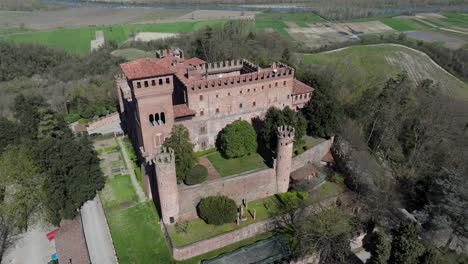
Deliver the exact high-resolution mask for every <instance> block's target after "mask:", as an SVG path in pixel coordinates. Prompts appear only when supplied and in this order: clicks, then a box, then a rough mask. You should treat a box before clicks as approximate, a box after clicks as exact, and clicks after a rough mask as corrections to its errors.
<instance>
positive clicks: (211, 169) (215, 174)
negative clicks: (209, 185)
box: [198, 156, 221, 181]
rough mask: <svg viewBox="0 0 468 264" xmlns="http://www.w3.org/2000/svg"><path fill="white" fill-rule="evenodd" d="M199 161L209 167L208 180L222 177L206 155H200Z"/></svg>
mask: <svg viewBox="0 0 468 264" xmlns="http://www.w3.org/2000/svg"><path fill="white" fill-rule="evenodd" d="M198 162H199V163H200V164H201V165H203V166H205V167H206V168H207V169H208V181H212V180H217V179H221V177H220V176H219V174H218V172H217V171H216V170H215V168H214V167H213V165H212V164H211V162H210V161H209V160H208V158H207V157H206V156H203V157H200V158H199V159H198Z"/></svg>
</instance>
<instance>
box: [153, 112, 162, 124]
mask: <svg viewBox="0 0 468 264" xmlns="http://www.w3.org/2000/svg"><path fill="white" fill-rule="evenodd" d="M154 123H155V124H156V125H160V124H161V122H160V119H159V114H154Z"/></svg>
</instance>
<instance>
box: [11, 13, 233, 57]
mask: <svg viewBox="0 0 468 264" xmlns="http://www.w3.org/2000/svg"><path fill="white" fill-rule="evenodd" d="M224 21H226V20H207V21H194V22H176V23H158V24H141V25H133V24H132V25H114V26H98V27H78V28H60V29H54V30H49V31H35V32H28V33H23V34H15V35H10V36H6V37H5V38H6V39H11V40H13V41H19V42H32V43H38V44H44V45H47V46H50V47H54V48H60V49H64V50H65V51H68V52H71V53H77V54H86V53H88V52H89V51H90V49H91V44H90V42H91V40H92V39H95V32H96V31H98V30H102V31H104V36H105V39H106V41H109V40H115V41H117V43H119V44H121V43H123V42H125V41H126V40H127V39H129V38H130V35H131V34H132V33H138V32H169V33H183V32H193V31H196V30H198V29H201V28H204V27H206V26H208V25H214V24H219V23H223V22H224Z"/></svg>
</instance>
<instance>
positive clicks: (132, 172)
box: [117, 137, 146, 203]
mask: <svg viewBox="0 0 468 264" xmlns="http://www.w3.org/2000/svg"><path fill="white" fill-rule="evenodd" d="M117 141H118V142H119V146H120V149H121V150H122V153H123V156H124V159H125V162H126V164H127V169H128V173H129V174H130V179H131V180H132V185H133V188H135V192H136V193H137V195H138V200H139V201H140V203H141V202H144V201H145V200H146V196H145V193H144V192H143V189H142V188H141V186H140V184H138V180H137V178H136V175H135V170H134V169H133V163H132V161H131V160H130V158H129V157H128V153H127V149H126V148H125V146H124V144H123V142H122V137H118V138H117Z"/></svg>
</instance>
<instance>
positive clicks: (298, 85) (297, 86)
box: [293, 79, 315, 94]
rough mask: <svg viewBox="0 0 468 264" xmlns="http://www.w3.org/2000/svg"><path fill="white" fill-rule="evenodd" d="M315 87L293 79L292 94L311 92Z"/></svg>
mask: <svg viewBox="0 0 468 264" xmlns="http://www.w3.org/2000/svg"><path fill="white" fill-rule="evenodd" d="M314 90H315V89H314V88H312V87H310V86H309V85H307V84H305V83H303V82H301V81H299V80H296V79H294V84H293V94H304V93H311V92H313V91H314Z"/></svg>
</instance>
